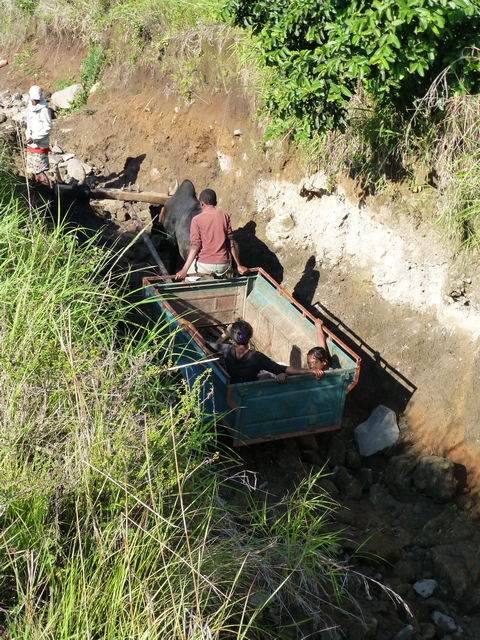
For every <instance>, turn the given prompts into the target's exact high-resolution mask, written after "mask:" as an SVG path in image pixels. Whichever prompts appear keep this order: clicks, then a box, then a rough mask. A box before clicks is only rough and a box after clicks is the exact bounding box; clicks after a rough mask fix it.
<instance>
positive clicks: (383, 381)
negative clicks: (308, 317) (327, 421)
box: [312, 302, 417, 415]
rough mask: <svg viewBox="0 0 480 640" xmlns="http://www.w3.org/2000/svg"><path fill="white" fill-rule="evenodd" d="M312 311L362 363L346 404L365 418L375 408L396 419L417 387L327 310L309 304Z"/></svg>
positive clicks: (317, 304) (316, 303) (316, 304)
mask: <svg viewBox="0 0 480 640" xmlns="http://www.w3.org/2000/svg"><path fill="white" fill-rule="evenodd" d="M312 307H313V309H314V315H316V316H317V317H320V318H322V320H323V321H324V323H325V326H326V328H327V329H329V330H330V331H331V332H332V333H333V334H335V335H336V336H337V337H338V338H340V340H341V341H342V342H343V343H344V344H345V345H346V346H347V347H349V348H350V349H351V350H352V351H354V352H355V353H356V354H357V355H359V356H360V357H361V359H362V363H361V365H360V378H359V381H358V384H357V385H356V386H355V387H354V388H353V389H352V391H351V392H350V393H349V394H348V396H347V399H348V404H349V405H354V406H356V407H357V408H359V409H361V410H363V411H364V412H365V413H366V414H370V413H371V411H373V409H375V407H377V406H378V405H379V404H383V405H385V406H387V407H389V408H390V409H392V410H393V411H395V413H396V414H397V415H399V414H401V413H403V412H404V411H405V409H406V407H407V405H408V403H409V401H410V398H411V397H412V396H413V394H414V393H415V391H416V390H417V387H416V386H415V385H414V384H413V383H412V382H411V381H410V380H408V378H406V377H405V376H404V375H403V374H402V373H401V372H400V371H398V370H397V369H395V367H392V365H391V364H390V363H389V362H387V361H386V360H385V358H382V356H381V355H380V353H379V352H378V351H376V350H375V349H373V348H372V347H370V345H368V344H367V343H366V342H365V341H364V340H363V339H362V338H361V337H360V336H359V335H357V334H356V333H355V332H354V331H353V330H352V329H351V328H350V327H349V326H347V325H346V324H345V323H344V322H343V321H342V320H340V318H337V316H335V315H334V314H333V313H332V312H331V311H329V309H327V307H325V306H324V305H323V304H321V303H320V302H315V303H313V305H312Z"/></svg>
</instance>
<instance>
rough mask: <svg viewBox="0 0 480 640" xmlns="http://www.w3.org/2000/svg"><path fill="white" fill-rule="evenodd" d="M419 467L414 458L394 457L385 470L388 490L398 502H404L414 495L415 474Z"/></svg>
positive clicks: (406, 456)
mask: <svg viewBox="0 0 480 640" xmlns="http://www.w3.org/2000/svg"><path fill="white" fill-rule="evenodd" d="M416 466H417V460H416V458H413V457H412V456H408V455H405V456H393V457H392V458H390V460H389V461H388V464H387V468H386V469H385V481H386V483H387V487H388V490H389V491H390V493H391V494H392V495H393V496H395V498H396V499H397V500H401V501H402V502H406V501H408V500H409V499H410V498H412V497H413V496H414V495H415V493H414V486H413V472H414V471H415V468H416Z"/></svg>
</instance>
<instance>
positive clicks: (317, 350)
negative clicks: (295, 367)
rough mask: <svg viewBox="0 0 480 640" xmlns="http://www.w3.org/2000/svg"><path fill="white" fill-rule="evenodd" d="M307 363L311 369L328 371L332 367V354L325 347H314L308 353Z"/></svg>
mask: <svg viewBox="0 0 480 640" xmlns="http://www.w3.org/2000/svg"><path fill="white" fill-rule="evenodd" d="M307 362H308V368H309V369H322V370H323V369H326V368H327V367H329V366H331V363H332V359H331V358H330V354H329V353H328V351H327V350H326V349H324V348H323V347H313V348H312V349H310V351H309V352H308V353H307Z"/></svg>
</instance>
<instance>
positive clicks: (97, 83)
mask: <svg viewBox="0 0 480 640" xmlns="http://www.w3.org/2000/svg"><path fill="white" fill-rule="evenodd" d="M101 86H102V83H101V82H95V84H92V88H91V89H90V95H92V94H93V93H95V91H98V89H100V87H101Z"/></svg>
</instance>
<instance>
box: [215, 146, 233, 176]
mask: <svg viewBox="0 0 480 640" xmlns="http://www.w3.org/2000/svg"><path fill="white" fill-rule="evenodd" d="M217 158H218V162H219V164H220V171H230V169H231V168H232V158H231V157H230V156H228V155H226V154H225V153H221V152H220V151H217Z"/></svg>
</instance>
